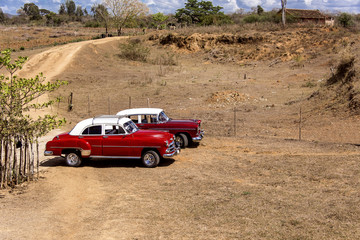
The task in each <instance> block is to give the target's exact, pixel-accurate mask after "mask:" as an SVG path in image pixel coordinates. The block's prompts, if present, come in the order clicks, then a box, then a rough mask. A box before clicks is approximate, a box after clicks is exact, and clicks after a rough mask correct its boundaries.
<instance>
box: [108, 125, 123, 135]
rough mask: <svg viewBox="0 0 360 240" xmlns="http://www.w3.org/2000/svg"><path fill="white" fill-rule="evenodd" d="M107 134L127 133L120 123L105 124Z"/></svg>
mask: <svg viewBox="0 0 360 240" xmlns="http://www.w3.org/2000/svg"><path fill="white" fill-rule="evenodd" d="M105 134H106V135H110V134H111V135H113V134H115V135H116V134H125V130H124V129H123V128H122V127H121V126H119V125H105Z"/></svg>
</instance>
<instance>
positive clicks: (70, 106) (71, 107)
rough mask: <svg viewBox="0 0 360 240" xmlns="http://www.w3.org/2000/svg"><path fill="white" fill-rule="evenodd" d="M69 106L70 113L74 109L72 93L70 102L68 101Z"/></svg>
mask: <svg viewBox="0 0 360 240" xmlns="http://www.w3.org/2000/svg"><path fill="white" fill-rule="evenodd" d="M68 103H69V105H68V111H69V112H70V111H71V110H72V109H73V93H72V92H71V93H70V96H69V101H68Z"/></svg>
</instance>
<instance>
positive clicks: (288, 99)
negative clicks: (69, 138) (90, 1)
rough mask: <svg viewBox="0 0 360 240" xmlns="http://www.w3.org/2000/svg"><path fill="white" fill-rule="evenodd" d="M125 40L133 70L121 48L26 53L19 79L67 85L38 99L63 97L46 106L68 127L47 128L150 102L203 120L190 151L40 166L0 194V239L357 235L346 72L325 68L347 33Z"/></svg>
mask: <svg viewBox="0 0 360 240" xmlns="http://www.w3.org/2000/svg"><path fill="white" fill-rule="evenodd" d="M134 38H135V37H133V38H131V39H134ZM136 38H138V39H139V40H138V41H140V42H141V43H142V45H143V46H144V47H148V48H149V50H150V53H149V56H148V59H147V61H146V62H139V61H130V60H126V59H123V58H121V57H120V54H121V50H120V48H119V45H120V44H126V43H127V41H128V39H127V38H108V39H106V40H104V39H102V40H95V41H91V42H78V43H71V44H66V45H62V46H56V47H53V48H49V47H47V48H41V49H35V50H27V48H25V50H24V51H22V52H20V53H19V52H17V53H16V54H22V55H28V56H30V60H29V65H28V66H27V67H25V68H24V70H23V72H22V73H21V74H22V75H27V74H34V73H36V72H40V71H42V72H44V75H45V76H50V77H49V79H50V80H51V79H62V80H67V81H69V85H67V86H65V87H63V88H61V89H59V90H58V91H57V92H55V93H53V94H52V95H51V96H48V97H56V96H62V97H63V100H62V101H61V102H60V103H59V104H58V105H57V106H54V107H53V108H52V109H50V110H49V111H51V112H52V113H56V114H58V115H59V116H61V117H65V118H66V119H67V121H68V124H67V125H66V126H65V127H64V128H63V129H60V130H57V132H59V131H66V130H69V129H71V128H72V127H73V126H74V124H76V123H77V122H78V121H79V120H82V119H84V118H87V117H90V116H95V115H99V114H109V113H110V114H115V113H116V112H118V111H120V110H122V109H125V108H128V107H129V105H131V107H146V106H148V103H149V105H150V106H151V107H160V108H164V109H165V111H166V112H167V114H168V115H169V116H170V117H172V118H198V119H202V120H203V125H202V126H203V128H204V130H205V131H206V135H205V138H204V139H203V141H202V142H201V143H200V145H199V146H193V147H191V148H187V149H184V150H183V151H182V152H181V153H180V155H178V156H176V157H174V158H173V159H169V160H165V161H163V162H162V163H161V164H160V166H159V167H157V168H154V169H145V168H142V167H141V164H140V162H137V161H133V160H111V161H110V160H96V161H94V160H91V161H88V162H86V163H85V164H84V166H82V167H79V168H70V167H66V166H65V164H64V162H63V161H62V159H60V158H43V161H42V168H41V169H42V174H41V176H42V177H41V179H40V180H39V181H37V182H33V183H29V184H26V185H24V186H20V187H18V188H16V189H11V190H10V191H9V190H5V191H1V192H0V206H1V207H0V216H1V218H0V226H1V228H0V239H24V238H26V239H294V240H295V239H359V238H360V230H359V229H360V207H359V201H360V196H359V193H360V181H359V179H360V165H359V160H360V149H359V147H358V146H359V143H360V134H359V131H358V130H359V129H360V123H359V115H357V108H356V106H357V105H356V104H357V97H358V95H357V94H358V91H357V90H358V80H359V77H358V76H359V74H358V72H359V64H358V61H357V60H355V62H354V64H353V65H351V66H350V67H349V69H347V70H346V71H345V70H341V69H340V70H341V71H340V70H339V68H337V66H338V65H339V64H340V63H342V62H343V61H345V60H346V59H348V58H349V56H351V55H354V56H359V53H360V49H359V47H360V44H359V43H358V41H357V39H358V38H359V37H358V34H356V33H349V32H346V31H344V30H341V29H336V28H334V29H324V28H319V29H304V28H302V29H287V30H277V31H264V32H259V31H258V32H255V31H252V32H248V33H235V34H234V33H227V34H205V33H202V34H199V33H198V34H192V35H188V36H187V35H184V34H177V33H170V34H169V33H167V32H157V33H151V34H149V35H145V36H142V37H136ZM1 46H3V45H1ZM170 63H171V64H170ZM352 72H355V74H354V76H353V77H352V75H351V74H350V73H352ZM334 76H337V77H338V78H339V82H336V83H334V84H332V85H329V84H328V83H329V81H328V80H329V79H331V77H334ZM70 93H73V103H72V104H73V110H72V111H70V112H69V111H68V110H67V108H68V104H69V103H68V98H69V96H70ZM129 99H131V102H130V101H129ZM300 112H301V121H300ZM39 114H40V113H39ZM300 128H301V140H299V129H300ZM52 134H54V133H52ZM53 136H54V135H51V134H50V135H49V136H47V137H48V138H51V137H53Z"/></svg>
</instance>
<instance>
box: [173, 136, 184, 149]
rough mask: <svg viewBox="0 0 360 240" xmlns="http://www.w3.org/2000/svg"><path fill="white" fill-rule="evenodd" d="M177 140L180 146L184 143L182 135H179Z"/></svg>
mask: <svg viewBox="0 0 360 240" xmlns="http://www.w3.org/2000/svg"><path fill="white" fill-rule="evenodd" d="M175 141H176V142H177V143H178V144H179V146H180V147H182V146H183V145H184V142H183V139H182V137H180V136H177V137H176V139H175Z"/></svg>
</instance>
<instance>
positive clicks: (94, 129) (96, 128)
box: [82, 125, 101, 135]
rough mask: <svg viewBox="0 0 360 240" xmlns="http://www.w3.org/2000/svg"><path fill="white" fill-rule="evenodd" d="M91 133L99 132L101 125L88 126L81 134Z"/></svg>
mask: <svg viewBox="0 0 360 240" xmlns="http://www.w3.org/2000/svg"><path fill="white" fill-rule="evenodd" d="M93 134H101V125H98V126H91V127H88V128H86V129H85V130H84V131H83V132H82V135H93Z"/></svg>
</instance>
